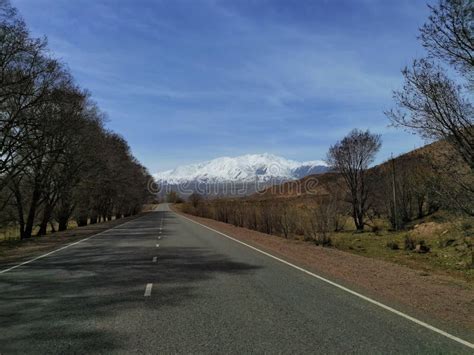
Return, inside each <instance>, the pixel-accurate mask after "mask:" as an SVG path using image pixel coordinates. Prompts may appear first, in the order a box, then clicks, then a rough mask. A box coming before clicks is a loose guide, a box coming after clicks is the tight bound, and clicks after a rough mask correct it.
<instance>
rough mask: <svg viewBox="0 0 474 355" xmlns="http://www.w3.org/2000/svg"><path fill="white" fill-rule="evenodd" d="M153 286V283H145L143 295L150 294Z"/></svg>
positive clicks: (147, 295)
mask: <svg viewBox="0 0 474 355" xmlns="http://www.w3.org/2000/svg"><path fill="white" fill-rule="evenodd" d="M152 287H153V284H146V287H145V294H144V295H143V296H145V297H149V296H151V289H152Z"/></svg>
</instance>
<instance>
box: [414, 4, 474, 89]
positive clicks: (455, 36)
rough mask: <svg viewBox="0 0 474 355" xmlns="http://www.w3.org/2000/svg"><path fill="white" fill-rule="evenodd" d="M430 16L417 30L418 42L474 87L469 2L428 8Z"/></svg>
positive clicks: (473, 29) (472, 12) (471, 7)
mask: <svg viewBox="0 0 474 355" xmlns="http://www.w3.org/2000/svg"><path fill="white" fill-rule="evenodd" d="M429 8H430V10H431V15H430V17H429V18H428V22H427V23H425V24H424V25H423V27H422V28H421V29H420V40H421V42H422V44H423V46H424V47H425V48H426V49H427V50H428V52H429V53H430V55H431V56H432V57H434V58H439V59H442V60H443V61H445V62H447V63H449V64H451V65H452V66H454V67H455V68H456V69H458V70H459V71H460V72H461V73H462V74H464V75H466V77H467V79H468V80H469V81H470V84H471V85H473V84H474V76H473V69H474V25H473V21H474V20H473V19H474V4H473V2H472V1H471V0H441V1H440V2H439V4H438V5H437V6H429Z"/></svg>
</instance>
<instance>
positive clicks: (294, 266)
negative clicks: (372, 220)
mask: <svg viewBox="0 0 474 355" xmlns="http://www.w3.org/2000/svg"><path fill="white" fill-rule="evenodd" d="M173 212H174V211H173ZM174 213H175V214H176V215H178V216H179V217H182V218H185V219H187V220H189V221H191V222H193V223H196V224H198V225H200V226H201V227H204V228H207V229H209V230H211V231H213V232H215V233H217V234H220V235H221V236H223V237H226V238H228V239H231V240H233V241H234V242H237V243H239V244H242V245H245V246H246V247H248V248H250V249H253V250H255V251H257V252H259V253H262V254H264V255H266V256H268V257H270V258H272V259H275V260H277V261H279V262H281V263H283V264H286V265H288V266H291V267H292V268H295V269H297V270H299V271H302V272H304V273H306V274H308V275H310V276H313V277H315V278H317V279H319V280H321V281H324V282H326V283H328V284H330V285H332V286H334V287H337V288H339V289H341V290H343V291H346V292H348V293H350V294H352V295H354V296H357V297H359V298H361V299H363V300H365V301H367V302H370V303H372V304H375V305H376V306H379V307H381V308H383V309H385V310H387V311H389V312H392V313H395V314H396V315H398V316H400V317H403V318H405V319H408V320H409V321H412V322H413V323H416V324H418V325H420V326H422V327H425V328H427V329H429V330H432V331H433V332H435V333H438V334H441V335H443V336H445V337H446V338H449V339H451V340H454V341H456V342H458V343H460V344H463V345H465V346H467V347H469V348H471V349H474V344H473V343H470V342H468V341H467V340H464V339H461V338H459V337H457V336H455V335H452V334H449V333H448V332H445V331H444V330H441V329H439V328H436V327H434V326H432V325H429V324H428V323H425V322H423V321H421V320H419V319H417V318H414V317H412V316H409V315H408V314H405V313H403V312H400V311H398V310H396V309H395V308H392V307H390V306H387V305H385V304H383V303H381V302H378V301H376V300H374V299H372V298H370V297H367V296H364V295H362V294H360V293H358V292H355V291H353V290H351V289H349V288H347V287H344V286H342V285H339V284H338V283H336V282H334V281H331V280H328V279H326V278H324V277H322V276H319V275H317V274H315V273H312V272H311V271H308V270H306V269H303V268H302V267H299V266H296V265H294V264H292V263H290V262H288V261H286V260H283V259H280V258H278V257H276V256H274V255H272V254H270V253H267V252H265V251H263V250H260V249H258V248H256V247H254V246H252V245H250V244H247V243H244V242H242V241H240V240H238V239H235V238H233V237H230V236H228V235H227V234H224V233H222V232H219V231H218V230H215V229H213V228H211V227H208V226H206V225H204V224H202V223H199V222H196V221H194V220H192V219H191V218H188V217H185V216H183V215H181V214H178V213H176V212H174Z"/></svg>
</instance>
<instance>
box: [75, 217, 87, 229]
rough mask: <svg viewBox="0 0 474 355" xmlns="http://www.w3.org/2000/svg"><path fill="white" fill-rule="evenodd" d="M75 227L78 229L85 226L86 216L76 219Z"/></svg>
mask: <svg viewBox="0 0 474 355" xmlns="http://www.w3.org/2000/svg"><path fill="white" fill-rule="evenodd" d="M77 225H78V226H79V227H84V226H87V216H79V217H77Z"/></svg>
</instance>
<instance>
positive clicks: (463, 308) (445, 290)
mask: <svg viewBox="0 0 474 355" xmlns="http://www.w3.org/2000/svg"><path fill="white" fill-rule="evenodd" d="M174 211H175V212H177V213H179V214H182V215H185V216H186V217H188V218H190V219H192V220H195V221H197V222H199V223H202V224H204V225H206V226H208V227H211V228H213V229H216V230H218V231H220V232H222V233H225V234H227V235H229V236H232V237H234V238H236V239H238V240H241V241H243V242H245V243H247V244H250V245H252V246H255V247H258V248H260V249H262V250H264V251H267V252H270V253H272V254H273V255H275V256H278V257H281V258H282V259H284V260H287V261H289V262H292V263H294V264H296V265H298V266H301V267H304V268H306V269H308V270H310V271H312V272H314V273H316V274H318V275H320V276H323V277H326V278H328V279H330V280H332V281H335V282H338V283H340V284H342V285H344V286H346V287H349V288H351V289H353V290H355V291H358V292H360V293H362V294H364V295H366V296H369V297H371V298H374V299H376V300H378V301H381V302H384V303H386V304H388V305H391V306H392V307H394V308H396V309H398V310H400V311H405V312H407V313H408V314H410V315H412V316H415V317H418V318H420V319H423V320H425V321H429V322H431V323H432V324H433V325H435V324H438V325H439V326H442V325H443V324H444V325H449V326H452V327H455V328H457V329H459V330H464V331H466V330H467V331H468V332H469V333H471V332H472V331H474V285H473V284H472V283H468V282H464V281H461V280H458V279H454V278H450V277H449V276H445V275H436V274H432V273H430V274H428V273H426V272H422V271H419V270H414V269H410V268H408V267H406V266H402V265H397V264H393V263H390V262H386V261H382V260H376V259H371V258H367V257H364V256H359V255H354V254H350V253H346V252H343V251H340V250H336V249H332V248H323V247H318V246H316V245H314V244H311V243H309V242H303V241H297V240H287V239H284V238H281V237H277V236H272V235H268V234H264V233H260V232H256V231H253V230H249V229H245V228H239V227H235V226H233V225H229V224H226V223H222V222H218V221H215V220H211V219H206V218H200V217H196V216H192V215H188V214H184V213H182V212H180V211H177V210H176V209H175V210H174Z"/></svg>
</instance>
